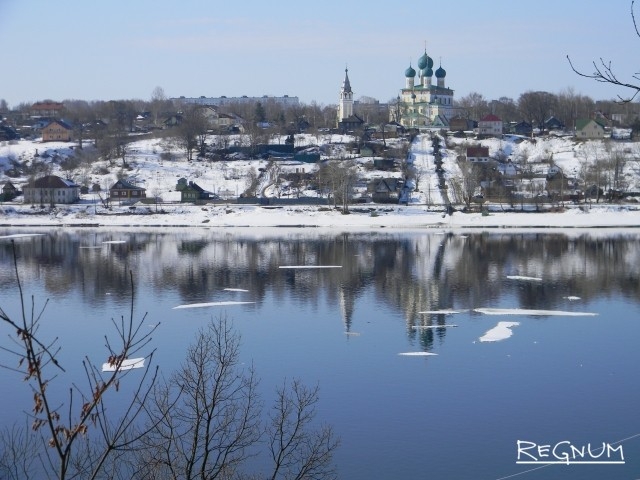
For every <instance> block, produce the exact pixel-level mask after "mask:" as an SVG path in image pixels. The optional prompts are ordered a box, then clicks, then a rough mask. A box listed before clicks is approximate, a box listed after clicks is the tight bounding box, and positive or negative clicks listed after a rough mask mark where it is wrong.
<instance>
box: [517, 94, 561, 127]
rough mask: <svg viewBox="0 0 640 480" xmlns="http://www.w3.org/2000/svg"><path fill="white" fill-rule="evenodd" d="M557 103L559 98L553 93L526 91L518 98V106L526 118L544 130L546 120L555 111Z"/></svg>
mask: <svg viewBox="0 0 640 480" xmlns="http://www.w3.org/2000/svg"><path fill="white" fill-rule="evenodd" d="M556 103H557V98H556V96H555V95H554V94H553V93H549V92H525V93H523V94H522V95H520V98H519V99H518V108H519V110H520V112H521V113H522V116H523V117H524V119H525V120H528V121H530V122H531V123H532V124H533V125H535V126H536V127H538V128H539V129H540V130H544V122H545V121H546V120H547V119H548V118H549V117H550V116H551V114H552V113H553V110H554V108H555V106H556Z"/></svg>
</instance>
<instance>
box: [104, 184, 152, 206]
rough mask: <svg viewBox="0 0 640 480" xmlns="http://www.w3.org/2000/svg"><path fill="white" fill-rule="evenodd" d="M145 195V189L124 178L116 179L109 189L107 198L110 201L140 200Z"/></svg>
mask: <svg viewBox="0 0 640 480" xmlns="http://www.w3.org/2000/svg"><path fill="white" fill-rule="evenodd" d="M146 197H147V189H146V188H143V187H138V186H137V185H133V184H132V183H130V182H127V181H126V180H118V181H117V182H116V183H114V184H113V186H112V187H111V188H110V189H109V200H111V201H118V200H119V201H125V200H126V201H131V200H135V201H137V200H140V199H141V198H146Z"/></svg>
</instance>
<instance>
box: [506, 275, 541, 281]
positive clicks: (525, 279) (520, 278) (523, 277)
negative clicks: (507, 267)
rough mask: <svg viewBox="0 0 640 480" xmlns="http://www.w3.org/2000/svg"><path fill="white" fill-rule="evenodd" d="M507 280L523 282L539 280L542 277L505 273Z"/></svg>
mask: <svg viewBox="0 0 640 480" xmlns="http://www.w3.org/2000/svg"><path fill="white" fill-rule="evenodd" d="M507 278H508V279H509V280H522V281H524V282H541V281H542V279H541V278H538V277H525V276H522V275H507Z"/></svg>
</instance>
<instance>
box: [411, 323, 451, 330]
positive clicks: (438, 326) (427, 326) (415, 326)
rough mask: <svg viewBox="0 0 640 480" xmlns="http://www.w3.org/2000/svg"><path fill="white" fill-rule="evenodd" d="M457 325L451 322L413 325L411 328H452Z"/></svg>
mask: <svg viewBox="0 0 640 480" xmlns="http://www.w3.org/2000/svg"><path fill="white" fill-rule="evenodd" d="M457 326H458V325H455V324H453V323H445V324H444V325H413V326H412V327H411V328H414V329H416V330H422V329H423V328H453V327H457Z"/></svg>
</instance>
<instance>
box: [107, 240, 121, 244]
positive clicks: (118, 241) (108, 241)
mask: <svg viewBox="0 0 640 480" xmlns="http://www.w3.org/2000/svg"><path fill="white" fill-rule="evenodd" d="M102 243H114V244H115V243H127V241H126V240H105V241H104V242H102Z"/></svg>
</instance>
